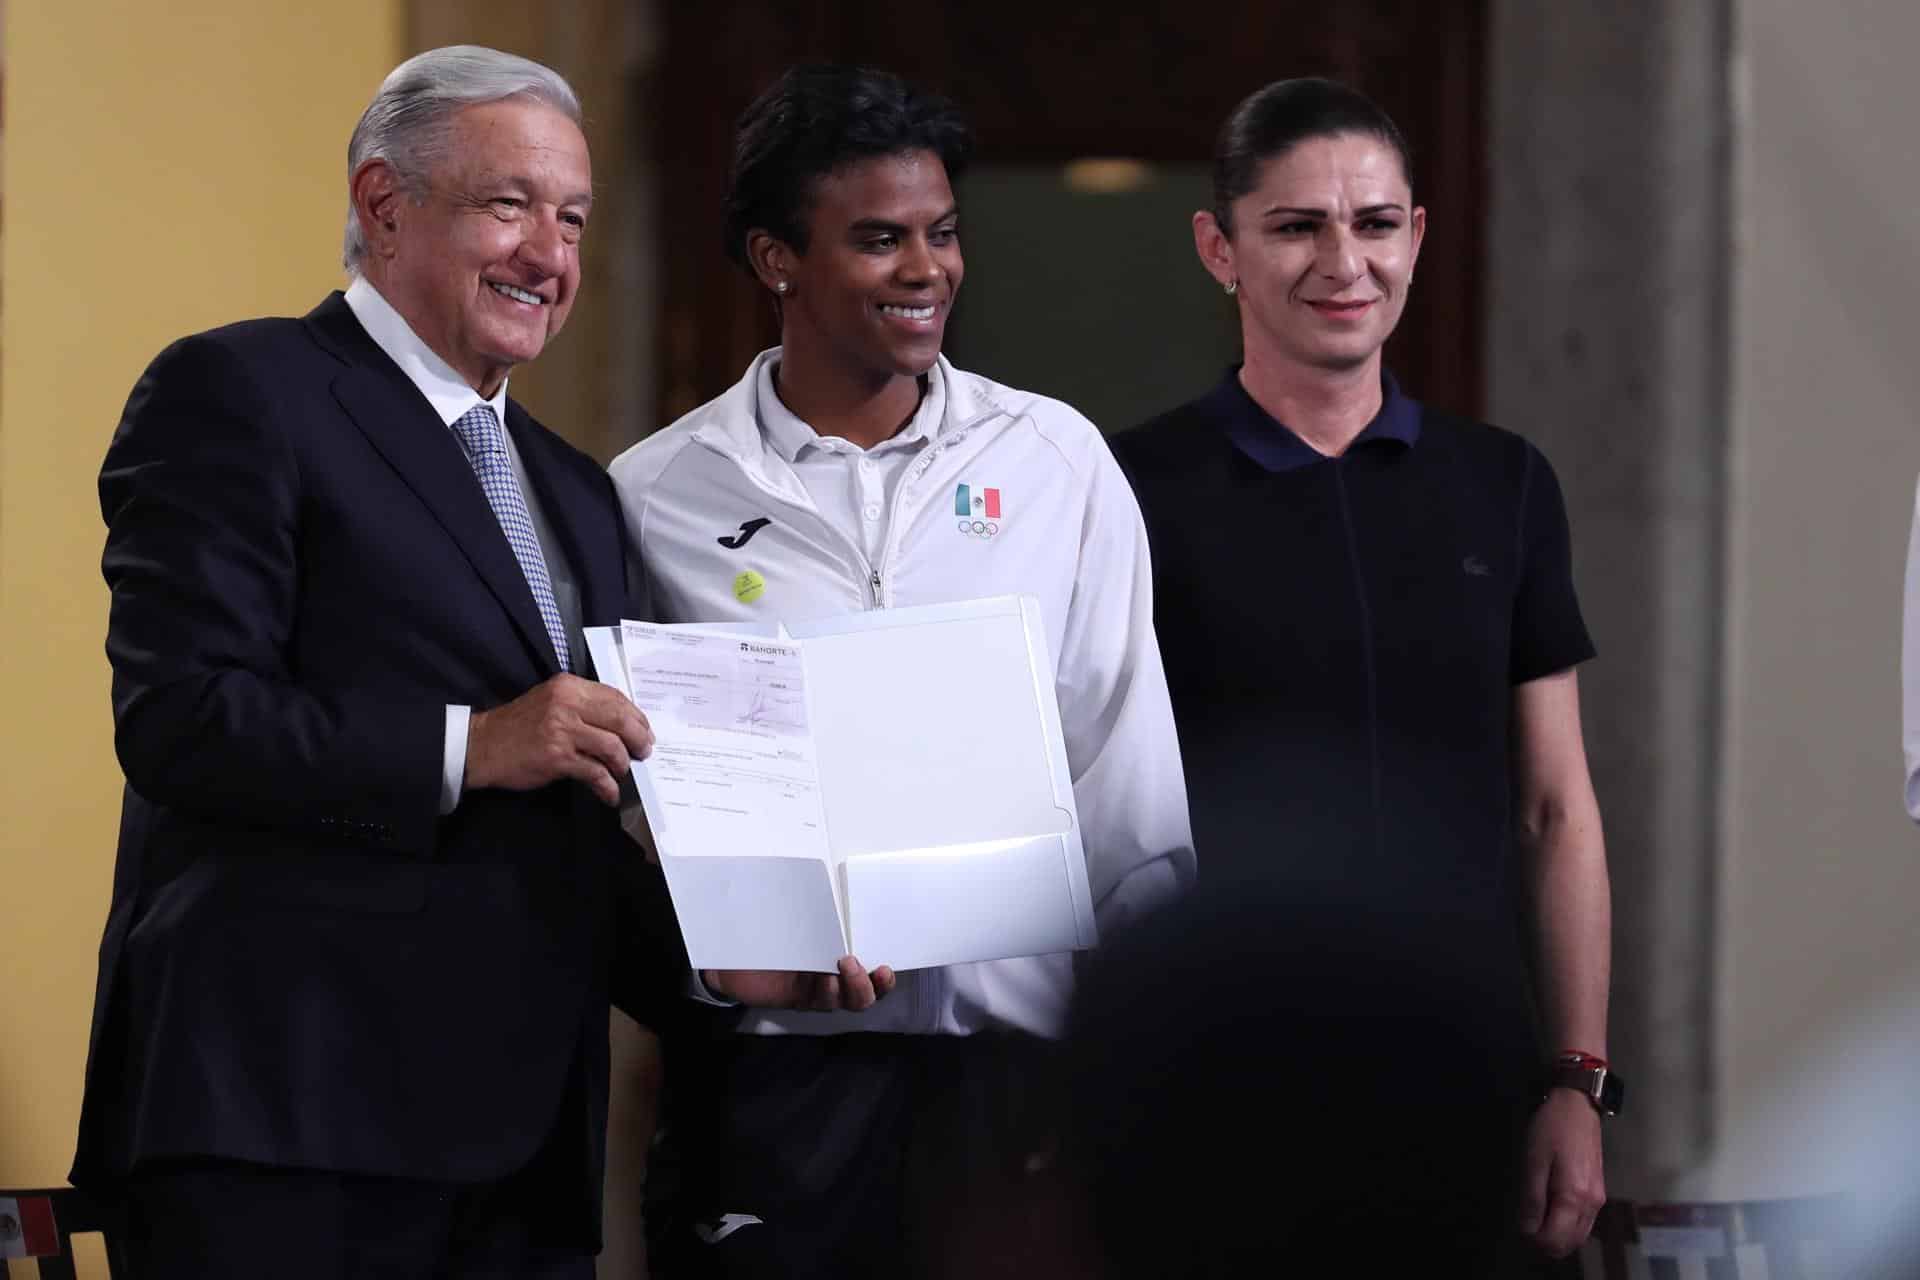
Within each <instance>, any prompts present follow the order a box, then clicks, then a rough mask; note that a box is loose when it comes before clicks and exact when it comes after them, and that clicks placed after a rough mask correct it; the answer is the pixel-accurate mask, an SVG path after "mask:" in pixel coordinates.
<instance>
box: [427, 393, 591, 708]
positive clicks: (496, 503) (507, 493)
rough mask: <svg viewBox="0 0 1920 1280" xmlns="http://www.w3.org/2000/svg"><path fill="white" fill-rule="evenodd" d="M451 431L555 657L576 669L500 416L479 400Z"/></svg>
mask: <svg viewBox="0 0 1920 1280" xmlns="http://www.w3.org/2000/svg"><path fill="white" fill-rule="evenodd" d="M453 434H454V435H455V436H457V437H458V438H459V440H460V446H461V448H463V449H465V450H466V451H467V461H469V462H471V463H472V464H473V473H474V475H476V476H478V477H479V478H480V489H481V491H482V492H484V493H485V494H486V495H487V502H488V503H489V504H490V505H491V506H492V507H493V514H494V516H495V517H496V518H498V519H499V521H500V529H501V531H502V532H503V533H505V534H506V535H507V545H508V546H510V547H512V548H513V558H514V559H516V560H518V561H519V562H520V572H522V573H524V574H526V575H527V585H528V586H529V587H532V588H533V602H534V603H535V604H537V605H539V606H540V617H541V619H542V620H543V621H544V622H545V623H546V624H547V638H548V639H550V640H552V641H553V652H554V656H555V657H557V658H559V659H560V669H561V670H562V671H567V670H571V669H572V666H573V664H572V662H570V661H569V660H568V656H567V628H566V624H565V623H563V622H561V621H560V605H559V604H558V603H557V602H556V601H555V600H554V598H553V580H552V579H551V578H549V577H548V576H547V561H546V557H545V556H543V555H541V554H540V539H539V537H538V536H536V535H535V533H534V531H533V517H532V516H530V515H528V514H527V500H526V499H525V498H524V497H522V496H521V494H520V483H519V481H517V480H515V479H514V477H513V460H512V459H511V458H510V457H508V456H507V442H506V438H505V436H503V435H502V434H501V431H500V419H499V418H497V417H495V416H494V413H493V406H492V405H490V404H477V405H475V406H473V408H471V409H469V410H467V411H466V412H465V413H464V414H462V415H460V417H458V418H456V419H455V420H454V422H453Z"/></svg>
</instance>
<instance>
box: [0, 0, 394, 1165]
mask: <svg viewBox="0 0 1920 1280" xmlns="http://www.w3.org/2000/svg"><path fill="white" fill-rule="evenodd" d="M5 7H6V43H5V54H6V66H5V95H6V99H5V116H4V119H5V134H4V140H3V141H4V149H5V180H4V188H3V189H4V191H5V205H4V233H3V237H4V243H3V245H0V299H3V301H0V725H4V728H0V1186H6V1185H16V1186H17V1185H20V1184H23V1183H30V1182H53V1183H58V1182H60V1181H62V1180H64V1177H65V1174H66V1169H67V1162H68V1160H69V1159H70V1157H71V1154H72V1143H73V1134H74V1124H75V1119H76V1117H77V1115H78V1113H79V1103H80V1079H81V1066H82V1063H83V1061H84V1057H85V1053H86V1035H87V1020H88V1016H89V1012H90V1010H91V1006H92V1001H93V980H94V956H95V948H96V947H97V945H98V942H99V936H100V929H101V925H102V923H103V922H104V920H105V916H106V908H107V895H108V888H109V884H110V880H111V875H112V869H113V848H114V835H115V829H116V823H117V819H118V814H119V808H120V802H119V784H120V775H119V769H118V767H117V765H116V764H115V762H114V757H113V745H112V723H111V718H110V713H109V706H108V695H107V666H106V661H105V658H104V657H103V656H102V648H101V646H102V640H103V635H104V628H105V621H106V603H107V599H106V589H105V587H104V586H103V585H102V583H101V579H100V572H99V556H100V545H101V539H102V527H101V523H100V515H99V508H98V505H97V503H96V499H95V496H94V476H95V472H96V471H97V469H98V467H99V463H100V457H101V454H102V453H103V452H104V450H105V448H106V444H107V439H108V437H109V435H110V433H111V432H112V430H113V427H114V423H115V422H116V420H117V419H118V416H119V412H120V407H121V404H122V403H123V401H124V400H125V397H126V394H127V391H128V389H129V388H130V387H131V386H132V384H133V380H134V379H135V377H137V376H138V375H139V372H140V370H141V368H142V367H143V366H144V365H145V363H146V362H147V360H148V359H150V358H151V357H152V356H153V355H154V354H155V353H156V352H157V351H158V350H159V349H160V347H162V346H163V345H165V344H166V343H167V342H168V341H169V340H170V339H172V338H174V337H177V336H179V335H180V334H183V333H187V332H191V331H193V330H196V329H201V328H206V327H208V326H211V325H214V324H219V323H222V322H225V321H228V320H236V319H240V318H243V317H246V316H252V315H262V314H298V313H301V312H304V311H305V310H307V309H308V308H309V307H310V306H311V305H312V304H313V303H314V302H316V301H318V300H319V298H320V297H321V296H322V294H323V293H324V292H325V291H326V290H327V289H329V288H332V287H334V286H335V285H336V284H338V283H339V280H340V271H339V267H338V254H339V239H340V230H341V223H342V218H343V217H344V215H345V210H346V196H345V175H344V169H345V164H346V143H347V135H348V133H349V131H350V130H351V129H352V127H353V122H354V120H355V119H356V118H357V117H358V115H359V112H360V110H361V109H362V108H363V107H364V106H365V105H366V101H367V99H368V98H369V97H370V96H371V95H372V93H373V90H374V88H375V87H376V86H377V85H378V84H379V82H380V79H381V77H382V76H383V75H385V74H386V72H387V70H388V69H389V68H390V67H391V66H392V65H393V64H394V63H395V62H396V61H398V59H399V56H400V49H401V42H402V32H403V30H404V21H403V19H404V15H403V13H402V8H403V4H402V0H326V2H325V3H319V4H282V3H260V0H172V2H171V3H167V4H155V3H151V2H150V0H121V2H120V3H115V2H113V0H59V2H58V3H55V2H54V0H12V3H8V4H7V5H6V6H5Z"/></svg>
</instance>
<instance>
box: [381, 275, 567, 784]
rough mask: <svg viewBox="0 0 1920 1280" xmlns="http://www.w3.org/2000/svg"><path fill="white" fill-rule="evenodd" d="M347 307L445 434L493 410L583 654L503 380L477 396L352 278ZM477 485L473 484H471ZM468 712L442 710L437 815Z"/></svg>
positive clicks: (462, 770)
mask: <svg viewBox="0 0 1920 1280" xmlns="http://www.w3.org/2000/svg"><path fill="white" fill-rule="evenodd" d="M346 299H347V306H348V307H350V308H351V309H352V311H353V316H354V319H356V320H358V321H359V322H360V327H361V328H363V329H365V330H366V331H367V336H368V337H369V338H372V339H373V341H374V344H375V345H376V346H378V347H379V348H380V350H382V351H384V352H386V354H387V358H388V359H390V360H392V361H393V362H394V363H395V364H397V365H399V366H400V372H402V373H404V374H406V375H407V381H409V382H411V383H413V385H414V386H415V387H417V388H419V390H420V394H421V395H423V396H425V397H426V400H427V403H428V404H429V405H431V406H433V411H434V412H435V413H436V414H438V415H439V416H440V421H441V422H442V423H443V424H445V425H446V426H447V427H448V429H451V428H452V427H453V424H454V423H456V422H458V421H459V420H460V419H461V418H462V417H464V416H466V414H467V412H468V411H469V410H471V409H472V408H473V407H474V406H475V405H478V404H485V405H489V406H491V407H492V409H493V415H494V417H495V419H497V420H498V421H499V423H500V434H501V435H502V436H503V437H504V438H505V440H506V444H507V458H508V460H509V461H510V462H512V464H513V478H514V482H515V483H517V484H518V485H519V486H520V496H521V497H522V498H524V499H525V500H526V504H527V514H528V516H529V517H531V518H532V520H533V531H534V536H536V537H537V538H539V540H540V554H541V558H543V559H544V560H545V561H546V562H547V576H548V577H549V578H550V579H551V580H552V582H553V595H554V601H555V603H557V604H558V605H559V607H560V619H561V621H562V622H563V623H564V624H565V625H566V628H567V642H568V644H569V645H570V646H572V648H573V651H574V652H575V653H584V652H585V651H586V650H585V648H584V645H585V641H584V640H583V639H581V638H580V592H579V586H578V584H577V583H575V582H574V579H573V569H572V567H571V566H570V565H568V564H567V562H566V557H565V556H562V555H560V554H558V553H557V552H556V550H555V548H556V547H557V546H558V545H559V544H558V543H557V542H556V541H555V540H554V535H553V526H552V525H550V524H548V523H547V517H546V513H545V512H544V511H542V510H541V507H540V497H539V495H538V494H537V493H535V492H534V488H533V485H532V484H531V483H530V481H529V480H528V477H527V468H526V465H525V464H524V463H523V462H521V460H520V450H519V449H518V448H516V447H515V446H514V443H513V433H512V432H510V431H508V430H507V384H506V382H505V381H504V380H503V381H502V382H501V383H500V389H499V390H498V391H496V392H494V394H493V396H492V398H491V399H489V398H487V397H485V396H482V395H481V394H480V393H479V392H478V391H476V390H474V389H473V386H472V384H470V383H469V382H468V381H467V380H466V379H465V378H463V377H461V376H460V375H459V374H457V373H455V372H454V371H453V366H452V365H449V364H448V363H447V362H446V361H445V360H443V359H441V358H440V356H439V355H438V354H436V353H435V352H434V350H433V348H431V347H429V346H428V345H427V344H426V343H424V342H422V341H421V340H420V336H419V335H418V334H416V333H415V332H414V331H413V328H412V326H411V325H409V324H408V323H407V322H406V320H404V319H403V318H402V317H401V315H400V313H399V312H398V311H395V310H394V309H393V304H392V303H390V302H388V301H387V300H386V299H385V298H383V297H381V296H380V291H379V290H378V289H376V288H374V287H373V285H371V284H369V283H368V282H367V280H366V278H365V277H364V276H356V277H354V281H353V283H352V284H351V285H349V286H348V287H347V293H346ZM476 483H477V482H476ZM471 714H472V708H470V707H463V706H455V705H453V704H448V706H447V732H446V739H445V749H444V753H443V756H442V759H441V776H440V812H441V813H452V812H453V810H454V806H456V805H458V804H459V803H460V790H461V785H462V783H463V781H464V780H465V778H466V773H467V725H468V721H469V718H470V717H471Z"/></svg>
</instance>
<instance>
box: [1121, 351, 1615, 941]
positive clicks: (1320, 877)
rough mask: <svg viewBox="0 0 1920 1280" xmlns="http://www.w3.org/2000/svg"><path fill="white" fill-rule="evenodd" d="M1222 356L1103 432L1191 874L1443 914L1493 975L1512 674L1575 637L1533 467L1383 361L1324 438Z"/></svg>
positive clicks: (1561, 564)
mask: <svg viewBox="0 0 1920 1280" xmlns="http://www.w3.org/2000/svg"><path fill="white" fill-rule="evenodd" d="M1238 374H1239V371H1238V369H1237V368H1236V369H1232V370H1229V371H1228V373H1227V376H1226V377H1225V378H1224V379H1223V380H1222V381H1221V382H1220V384H1219V385H1218V386H1217V387H1215V388H1214V390H1213V391H1211V392H1210V393H1208V394H1207V395H1205V396H1203V397H1201V398H1200V399H1198V400H1195V401H1193V402H1191V403H1189V404H1186V405H1183V406H1182V407H1180V408H1178V409H1175V410H1173V411H1172V412H1170V413H1167V414H1164V415H1162V416H1161V417H1159V418H1156V419H1154V420H1153V421H1151V422H1149V423H1147V424H1145V425H1144V426H1141V427H1139V428H1137V429H1136V430H1134V431H1130V432H1126V433H1124V434H1122V435H1120V436H1117V437H1116V438H1115V439H1114V441H1113V445H1114V451H1115V452H1116V454H1118V455H1119V457H1120V459H1121V462H1122V464H1123V465H1124V466H1125V467H1126V469H1127V471H1128V474H1129V476H1130V477H1131V479H1132V481H1133V485H1134V491H1135V493H1136V494H1137V495H1138V497H1139V500H1140V505H1141V508H1142V510H1143V512H1144V514H1145V516H1146V521H1147V528H1148V534H1149V538H1150V540H1151V544H1152V549H1153V575H1154V621H1155V626H1156V628H1157V630H1158V633H1159V639H1160V647H1161V652H1162V654H1163V655H1164V657H1165V659H1166V665H1167V677H1168V683H1169V685H1170V687H1171V689H1172V694H1173V707H1174V715H1175V718H1176V721H1177V723H1178V726H1179V733H1180V745H1181V751H1182V755H1183V757H1184V761H1185V765H1186V772H1187V795H1188V801H1189V804H1190V806H1191V808H1192V813H1193V825H1194V835H1195V843H1196V849H1197V851H1198V854H1199V860H1200V873H1201V875H1202V876H1203V877H1206V878H1208V879H1214V878H1216V877H1218V878H1241V877H1252V878H1254V879H1257V880H1259V881H1261V882H1263V883H1265V884H1267V885H1269V886H1271V885H1273V884H1276V883H1277V884H1279V885H1281V886H1284V887H1286V888H1287V889H1289V890H1290V891H1292V892H1294V893H1296V894H1298V895H1302V896H1303V900H1305V901H1312V900H1315V899H1316V898H1324V899H1327V900H1329V901H1341V900H1345V901H1362V902H1366V903H1367V904H1368V905H1369V908H1370V909H1382V908H1385V909H1391V910H1395V911H1402V912H1405V913H1408V915H1409V916H1410V918H1414V919H1424V920H1432V921H1436V922H1439V921H1451V922H1452V924H1451V925H1448V926H1447V927H1445V928H1442V929H1438V930H1435V931H1432V935H1433V936H1446V937H1450V938H1467V937H1472V938H1476V939H1479V940H1480V941H1481V943H1484V946H1483V947H1482V948H1481V951H1480V952H1479V959H1480V960H1481V961H1483V962H1484V963H1487V964H1491V965H1494V966H1495V967H1497V968H1499V969H1501V970H1502V971H1506V970H1508V969H1509V968H1510V966H1512V965H1513V963H1514V962H1515V961H1517V959H1518V952H1517V950H1516V948H1515V947H1514V945H1513V944H1514V942H1515V938H1514V933H1513V929H1512V922H1513V920H1514V918H1515V916H1514V910H1513V908H1514V899H1513V896H1512V888H1513V885H1512V868H1511V867H1510V865H1509V864H1510V861H1511V859H1510V856H1509V853H1510V849H1511V845H1512V838H1511V834H1510V832H1511V827H1512V821H1513V815H1512V804H1511V794H1510V776H1511V769H1512V763H1511V758H1510V748H1509V725H1510V718H1511V712H1512V706H1513V688H1514V686H1515V685H1518V684H1522V683H1525V682H1526V681H1529V680H1533V679H1536V678H1538V677H1540V676H1544V675H1548V674H1550V673H1553V672H1557V671H1561V670H1564V669H1566V668H1568V667H1571V666H1573V665H1574V664H1576V663H1579V662H1581V661H1584V660H1585V659H1587V658H1589V657H1591V656H1592V655H1593V645H1592V642H1591V641H1590V640H1589V639H1588V636H1587V631H1586V627H1585V624H1584V623H1583V622H1582V620H1581V617H1580V608H1579V604H1578V602H1577V601H1576V599H1575V596H1574V590H1573V581H1572V574H1571V566H1570V554H1569V546H1568V534H1567V520H1566V512H1565V508H1564V506H1563V504H1562V501H1561V496H1560V488H1559V484H1558V482H1557V481H1556V480H1555V478H1554V474H1553V469H1552V467H1551V466H1549V465H1548V463H1547V460H1546V458H1545V457H1544V456H1542V455H1541V453H1540V452H1539V451H1538V450H1537V449H1535V448H1534V447H1533V446H1532V445H1530V444H1528V443H1527V442H1526V441H1525V440H1523V439H1521V438H1520V437H1519V436H1516V435H1513V434H1512V433H1510V432H1506V431H1502V430H1499V429H1498V428H1495V427H1490V426H1485V425H1482V424H1479V423H1475V422H1471V421H1467V420H1464V419H1461V418H1456V417H1453V416H1451V415H1448V414H1444V413H1440V412H1437V411H1435V410H1433V409H1429V408H1426V407H1424V406H1422V405H1420V404H1419V403H1418V402H1416V401H1414V400H1411V399H1408V398H1407V397H1405V396H1403V395H1401V394H1400V392H1399V389H1398V387H1397V386H1396V385H1395V384H1394V382H1393V380H1392V378H1391V377H1386V378H1384V379H1383V383H1384V385H1383V391H1384V402H1383V404H1382V406H1381V409H1380V412H1379V414H1378V416H1376V417H1375V418H1374V420H1373V421H1372V422H1371V423H1370V424H1368V426H1367V428H1366V430H1364V431H1363V432H1362V433H1361V434H1360V436H1359V438H1358V439H1356V440H1355V441H1354V443H1353V444H1352V445H1351V446H1350V447H1349V448H1348V450H1347V451H1346V453H1344V454H1343V455H1342V456H1340V457H1338V458H1328V457H1325V456H1323V455H1321V454H1320V453H1318V452H1316V451H1315V450H1314V449H1312V448H1311V447H1310V446H1309V445H1307V444H1306V442H1305V441H1303V440H1302V439H1300V437H1298V436H1296V435H1295V434H1294V433H1293V432H1291V431H1289V430H1288V429H1287V428H1286V427H1285V426H1283V425H1282V424H1280V423H1278V422H1276V421H1274V420H1273V419H1272V418H1271V417H1269V416H1268V415H1267V414H1266V412H1265V411H1263V410H1262V409H1261V408H1260V407H1259V406H1258V405H1257V404H1255V403H1254V401H1253V399H1252V398H1251V397H1250V396H1249V395H1248V394H1247V393H1246V390H1245V389H1244V388H1243V387H1242V386H1241V384H1240V380H1239V376H1238ZM1454 926H1459V927H1454ZM1471 926H1480V927H1471ZM1476 945H1477V944H1476Z"/></svg>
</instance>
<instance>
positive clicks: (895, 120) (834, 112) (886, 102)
mask: <svg viewBox="0 0 1920 1280" xmlns="http://www.w3.org/2000/svg"><path fill="white" fill-rule="evenodd" d="M972 150H973V131H972V130H971V129H969V128H968V127H967V122H966V119H965V118H964V117H963V116H962V115H961V114H960V110H959V108H958V107H956V106H954V105H953V103H951V102H949V101H948V100H947V99H945V98H943V97H940V96H939V95H938V94H933V93H927V92H925V91H923V90H920V89H916V88H914V87H913V86H911V85H909V84H907V83H906V81H904V80H902V79H901V78H900V77H899V76H896V75H893V74H891V73H889V72H886V71H876V70H874V69H873V68H871V67H852V66H841V65H834V64H809V65H804V66H797V67H792V68H789V69H788V71H787V72H786V74H784V75H782V76H781V77H780V78H779V79H778V80H777V81H775V82H774V84H773V86H772V87H771V88H769V89H768V90H767V91H766V92H765V93H763V94H761V95H760V96H759V97H758V98H756V99H755V100H754V102H753V105H752V106H750V107H748V108H747V109H746V111H745V112H743V113H742V114H741V116H740V120H739V123H738V124H737V125H735V127H734V135H733V164H732V166H731V167H730V168H729V170H728V172H727V196H726V202H725V205H724V206H723V208H724V211H725V213H724V219H723V223H724V225H723V228H722V230H723V234H724V235H725V237H726V250H727V256H728V257H729V258H732V259H733V260H734V261H735V262H737V263H739V264H740V266H742V267H743V268H745V269H746V270H747V271H748V273H749V274H751V273H752V271H753V267H752V264H751V263H749V262H748V261H747V233H748V232H749V231H752V230H755V229H756V228H757V229H760V230H764V231H766V232H768V233H769V234H771V235H772V236H774V237H775V238H776V239H778V240H780V241H782V242H784V243H786V244H788V245H791V246H792V247H793V249H794V251H795V252H797V253H805V252H806V251H807V217H808V214H809V212H810V210H811V206H812V203H813V194H814V190H815V187H816V185H817V184H818V182H819V180H820V179H821V178H823V177H825V176H826V175H828V174H830V173H833V172H834V171H835V170H837V169H840V168H842V167H843V166H845V165H848V164H851V163H853V162H855V161H858V160H863V159H866V158H868V157H870V156H893V155H899V154H901V153H903V152H908V151H931V152H933V153H934V154H935V155H937V156H939V157H940V162H941V163H942V164H943V165H945V166H946V169H947V178H948V180H949V181H956V182H957V181H958V180H959V178H960V175H961V173H962V172H963V171H964V170H965V168H966V164H967V159H968V157H969V155H970V154H971V153H972Z"/></svg>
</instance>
